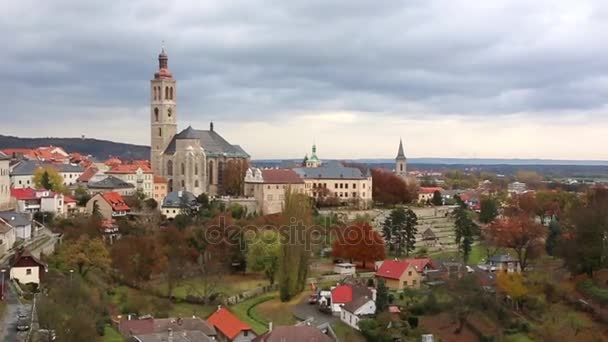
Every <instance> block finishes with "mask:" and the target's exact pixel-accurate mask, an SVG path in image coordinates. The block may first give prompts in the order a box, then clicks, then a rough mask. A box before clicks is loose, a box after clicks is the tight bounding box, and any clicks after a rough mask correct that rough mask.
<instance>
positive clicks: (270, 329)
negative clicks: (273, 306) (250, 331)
mask: <svg viewBox="0 0 608 342" xmlns="http://www.w3.org/2000/svg"><path fill="white" fill-rule="evenodd" d="M268 332H272V322H268Z"/></svg>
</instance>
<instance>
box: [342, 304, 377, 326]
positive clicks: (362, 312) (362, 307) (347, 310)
mask: <svg viewBox="0 0 608 342" xmlns="http://www.w3.org/2000/svg"><path fill="white" fill-rule="evenodd" d="M375 313H376V302H375V301H374V300H373V299H372V298H370V297H367V296H364V297H360V298H357V299H354V300H353V301H352V302H350V303H348V304H346V305H344V306H343V307H342V312H341V313H340V320H341V321H342V322H344V323H346V324H348V325H349V326H351V327H352V328H353V329H357V330H359V320H361V319H365V318H366V317H368V316H370V315H373V314H375Z"/></svg>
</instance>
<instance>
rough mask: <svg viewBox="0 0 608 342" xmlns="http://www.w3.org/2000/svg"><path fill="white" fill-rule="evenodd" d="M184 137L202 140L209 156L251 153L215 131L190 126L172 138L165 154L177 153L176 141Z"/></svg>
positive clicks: (240, 155)
mask: <svg viewBox="0 0 608 342" xmlns="http://www.w3.org/2000/svg"><path fill="white" fill-rule="evenodd" d="M182 139H196V140H200V144H201V147H202V148H203V149H204V150H205V153H206V154H207V156H210V157H219V156H226V157H232V158H249V154H247V152H245V151H244V150H243V149H242V148H241V147H240V146H239V145H232V144H230V143H229V142H228V141H226V139H224V138H222V136H221V135H219V134H217V133H216V132H215V131H203V130H197V129H194V128H192V127H190V126H189V127H188V128H186V129H184V130H183V131H181V132H179V133H178V134H177V135H175V136H174V137H173V139H171V142H170V143H169V145H168V146H167V148H166V149H165V152H164V154H173V153H175V146H176V145H177V143H176V141H177V140H182Z"/></svg>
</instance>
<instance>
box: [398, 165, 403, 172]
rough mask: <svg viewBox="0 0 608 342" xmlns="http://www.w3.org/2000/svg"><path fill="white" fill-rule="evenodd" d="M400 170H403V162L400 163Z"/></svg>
mask: <svg viewBox="0 0 608 342" xmlns="http://www.w3.org/2000/svg"><path fill="white" fill-rule="evenodd" d="M399 169H400V170H399V171H401V172H403V164H399Z"/></svg>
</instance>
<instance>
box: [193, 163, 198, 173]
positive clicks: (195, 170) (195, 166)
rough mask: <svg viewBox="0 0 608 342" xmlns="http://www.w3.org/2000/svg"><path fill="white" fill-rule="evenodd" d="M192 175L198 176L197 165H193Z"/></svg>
mask: <svg viewBox="0 0 608 342" xmlns="http://www.w3.org/2000/svg"><path fill="white" fill-rule="evenodd" d="M194 174H195V175H198V164H194Z"/></svg>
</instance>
